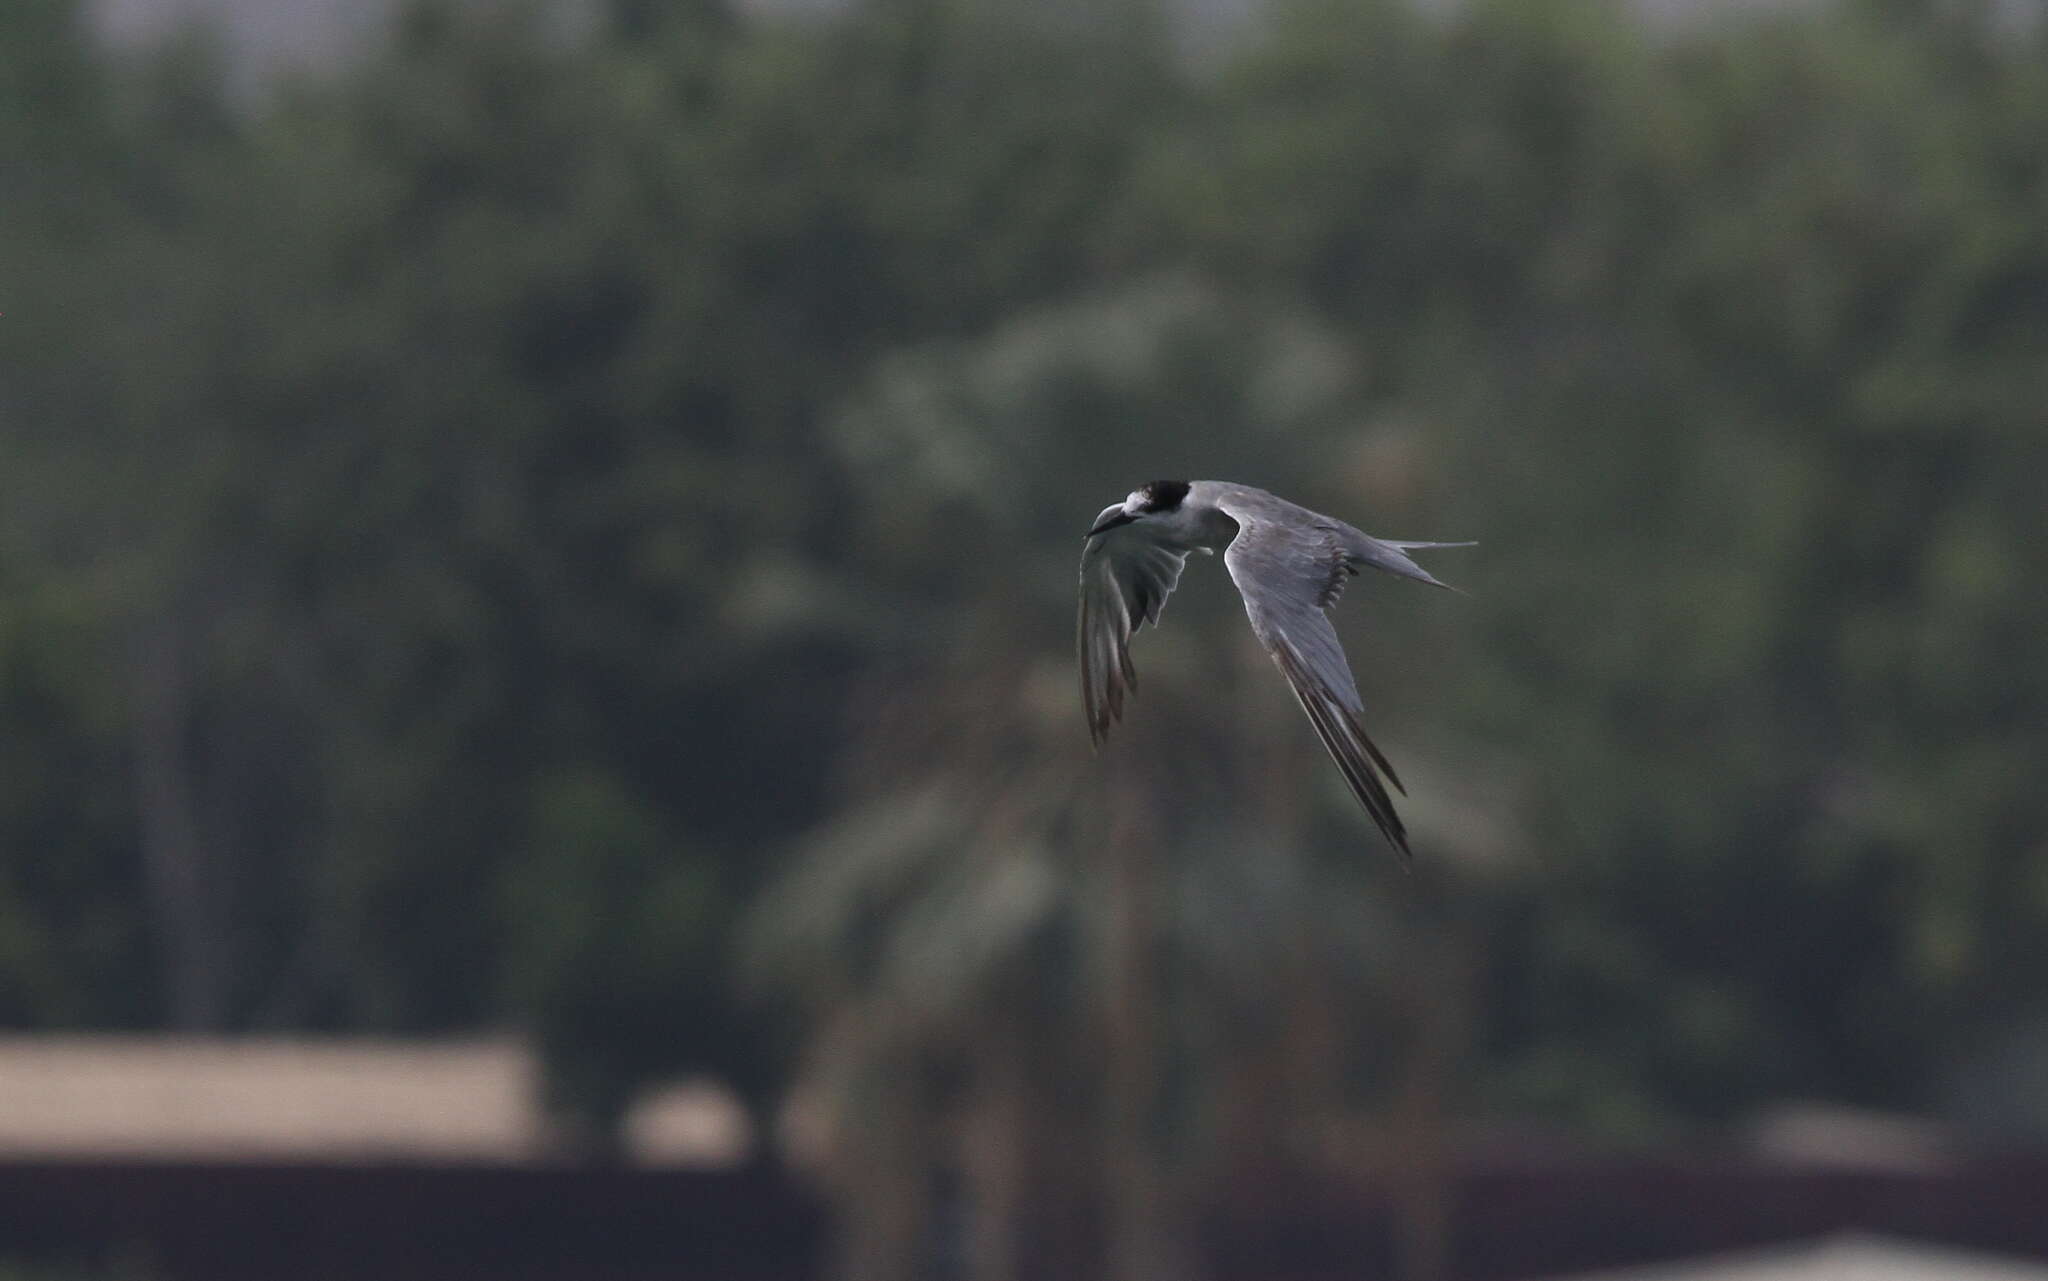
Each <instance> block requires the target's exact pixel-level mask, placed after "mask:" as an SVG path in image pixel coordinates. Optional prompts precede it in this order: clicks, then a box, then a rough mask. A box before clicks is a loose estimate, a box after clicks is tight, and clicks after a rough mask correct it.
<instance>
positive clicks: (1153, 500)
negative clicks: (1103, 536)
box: [1088, 480, 1188, 536]
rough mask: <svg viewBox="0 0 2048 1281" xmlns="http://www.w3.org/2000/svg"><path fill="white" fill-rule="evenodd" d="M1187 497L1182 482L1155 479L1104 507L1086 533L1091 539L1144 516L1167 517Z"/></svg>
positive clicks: (1176, 509)
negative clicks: (1124, 497)
mask: <svg viewBox="0 0 2048 1281" xmlns="http://www.w3.org/2000/svg"><path fill="white" fill-rule="evenodd" d="M1187 496H1188V483H1187V482H1186V481H1184V480H1155V481H1153V482H1152V483H1150V484H1148V485H1141V486H1139V487H1138V488H1136V489H1134V490H1132V491H1131V496H1130V497H1128V498H1126V499H1124V500H1123V501H1122V502H1121V503H1118V504H1117V505H1115V506H1114V507H1105V508H1103V509H1102V514H1101V515H1100V516H1097V517H1096V518H1095V526H1094V528H1092V529H1090V530H1089V531H1088V533H1089V534H1090V535H1091V536H1092V535H1095V534H1099V533H1101V532H1102V531H1103V530H1105V529H1115V528H1116V527H1117V526H1118V525H1128V524H1130V523H1131V522H1132V521H1134V520H1143V519H1145V518H1146V517H1147V516H1168V515H1172V514H1173V513H1174V512H1177V511H1179V510H1180V505H1181V500H1183V499H1185V498H1186V497H1187Z"/></svg>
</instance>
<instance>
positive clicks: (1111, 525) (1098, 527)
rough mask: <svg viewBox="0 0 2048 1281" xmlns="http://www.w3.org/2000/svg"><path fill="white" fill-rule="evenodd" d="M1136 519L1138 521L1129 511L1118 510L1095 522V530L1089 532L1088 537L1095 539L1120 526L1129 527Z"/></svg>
mask: <svg viewBox="0 0 2048 1281" xmlns="http://www.w3.org/2000/svg"><path fill="white" fill-rule="evenodd" d="M1136 519H1138V518H1137V517H1136V516H1133V515H1131V514H1130V513H1129V512H1127V511H1122V510H1118V511H1114V512H1111V513H1110V514H1109V515H1107V516H1104V517H1103V518H1102V519H1101V520H1098V521H1096V522H1095V528H1093V529H1091V530H1089V531H1088V537H1090V538H1093V537H1095V536H1096V535H1097V534H1099V533H1101V532H1102V531H1103V530H1105V529H1115V528H1116V527H1117V526H1118V525H1128V524H1130V523H1131V522H1132V521H1134V520H1136Z"/></svg>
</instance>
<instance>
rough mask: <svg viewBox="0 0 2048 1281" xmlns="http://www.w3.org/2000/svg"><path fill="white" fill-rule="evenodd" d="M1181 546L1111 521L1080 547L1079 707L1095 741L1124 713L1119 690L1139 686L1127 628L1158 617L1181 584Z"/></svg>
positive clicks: (1098, 743)
mask: <svg viewBox="0 0 2048 1281" xmlns="http://www.w3.org/2000/svg"><path fill="white" fill-rule="evenodd" d="M1187 563H1188V553H1187V549H1186V548H1182V547H1169V546H1166V545H1165V544H1162V543H1160V542H1159V541H1157V540H1156V539H1154V538H1153V537H1152V536H1151V535H1150V534H1149V533H1147V532H1146V531H1145V529H1144V528H1143V527H1142V526H1141V525H1136V524H1131V525H1118V526H1117V527H1115V528H1114V529H1107V530H1104V531H1103V532H1102V533H1099V534H1093V535H1090V536H1089V539H1088V543H1087V546H1086V547H1084V548H1083V549H1082V551H1081V614H1080V622H1079V627H1078V641H1077V643H1078V645H1079V647H1080V650H1081V705H1082V707H1083V708H1084V709H1085V710H1086V711H1087V713H1088V733H1089V736H1090V737H1092V738H1093V739H1094V740H1095V745H1096V746H1097V747H1100V746H1102V740H1103V739H1104V738H1106V737H1108V735H1109V727H1110V725H1111V724H1112V723H1113V722H1115V721H1117V720H1119V719H1121V718H1122V716H1123V714H1124V695H1125V694H1127V693H1129V692H1130V691H1132V690H1134V689H1136V688H1137V687H1138V671H1137V669H1136V668H1134V667H1132V666H1131V633H1132V632H1134V631H1136V630H1137V629H1138V626H1139V624H1141V623H1152V624H1154V625H1157V623H1158V622H1159V611H1160V610H1162V609H1164V608H1166V598H1167V596H1168V595H1169V594H1171V593H1172V591H1173V588H1174V585H1175V584H1176V583H1178V582H1180V571H1181V570H1182V569H1183V568H1184V567H1185V566H1186V565H1187Z"/></svg>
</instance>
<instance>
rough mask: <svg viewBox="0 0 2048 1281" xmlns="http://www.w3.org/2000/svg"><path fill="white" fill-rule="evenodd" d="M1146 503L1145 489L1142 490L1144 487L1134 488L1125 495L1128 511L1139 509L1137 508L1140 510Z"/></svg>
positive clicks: (1125, 505) (1125, 507)
mask: <svg viewBox="0 0 2048 1281" xmlns="http://www.w3.org/2000/svg"><path fill="white" fill-rule="evenodd" d="M1144 505H1145V491H1144V490H1142V489H1134V490H1132V491H1131V492H1130V493H1128V494H1126V495H1124V510H1125V511H1127V512H1134V511H1137V510H1138V509H1139V508H1141V507H1143V506H1144Z"/></svg>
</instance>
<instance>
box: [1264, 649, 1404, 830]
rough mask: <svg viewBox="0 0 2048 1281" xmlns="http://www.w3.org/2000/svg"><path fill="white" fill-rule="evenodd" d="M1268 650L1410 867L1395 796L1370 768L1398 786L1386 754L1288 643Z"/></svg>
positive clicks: (1341, 769) (1365, 806) (1353, 789)
mask: <svg viewBox="0 0 2048 1281" xmlns="http://www.w3.org/2000/svg"><path fill="white" fill-rule="evenodd" d="M1272 654H1273V661H1274V662H1275V663H1277V664H1278V665H1279V667H1280V674H1281V675H1283V676H1285V677H1286V678H1287V684H1288V686H1289V687H1290V688H1291V689H1293V690H1294V697H1295V700H1296V701H1297V702H1299V703H1300V704H1301V709H1302V710H1303V711H1304V712H1306V713H1308V719H1309V724H1311V725H1313V726H1314V727H1315V731H1316V737H1318V738H1320V739H1322V740H1323V746H1324V748H1326V749H1327V750H1328V751H1329V753H1330V759H1331V760H1333V761H1335V762H1336V763H1337V769H1338V772H1340V773H1341V774H1343V775H1344V781H1345V783H1347V784H1348V785H1349V786H1350V788H1351V794H1352V795H1353V796H1354V797H1356V798H1357V799H1358V803H1359V805H1360V806H1361V807H1362V808H1363V809H1364V810H1365V812H1366V814H1367V815H1369V816H1370V817H1371V818H1372V821H1373V823H1374V824H1375V825H1376V826H1378V828H1379V829H1380V834H1381V835H1382V836H1385V837H1386V838H1387V843H1388V844H1390V845H1392V846H1393V847H1394V850H1395V852H1396V853H1398V854H1399V855H1400V856H1401V865H1402V867H1403V868H1404V869H1411V870H1412V868H1413V866H1414V862H1415V853H1414V851H1413V850H1411V849H1409V848H1408V828H1407V826H1406V825H1405V824H1403V823H1402V822H1401V816H1400V815H1399V814H1398V813H1396V812H1395V810H1394V800H1393V798H1392V797H1391V796H1388V795H1387V789H1386V787H1385V785H1383V784H1382V783H1381V782H1380V780H1379V776H1378V775H1377V774H1376V773H1374V772H1373V766H1374V765H1375V764H1378V765H1379V767H1380V768H1381V769H1383V770H1385V771H1386V774H1387V777H1388V778H1389V779H1390V780H1393V781H1394V786H1395V787H1396V788H1399V787H1400V786H1401V784H1400V782H1399V780H1394V779H1393V770H1392V769H1391V768H1390V767H1389V766H1388V765H1387V758H1386V757H1385V756H1382V755H1381V754H1380V749H1379V748H1378V747H1376V746H1374V745H1373V741H1372V739H1370V738H1368V737H1367V736H1366V733H1365V730H1364V729H1363V728H1362V727H1361V726H1360V725H1359V723H1358V719H1357V718H1356V717H1355V716H1353V715H1352V714H1351V713H1350V712H1349V711H1347V710H1345V709H1344V708H1342V707H1339V706H1337V705H1336V704H1335V703H1334V702H1331V701H1330V700H1329V699H1328V698H1327V697H1326V696H1324V695H1323V694H1322V693H1321V691H1320V689H1319V688H1318V686H1317V685H1316V683H1315V682H1314V681H1313V680H1312V679H1311V678H1310V677H1309V675H1308V673H1307V672H1306V671H1305V670H1303V668H1302V665H1301V660H1300V659H1299V658H1298V657H1297V656H1296V655H1295V653H1294V651H1293V650H1292V649H1291V648H1289V647H1288V646H1287V645H1285V644H1281V645H1277V646H1275V647H1274V648H1273V650H1272ZM1401 794H1402V795H1403V796H1405V795H1407V792H1406V791H1405V790H1404V791H1402V793H1401Z"/></svg>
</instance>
